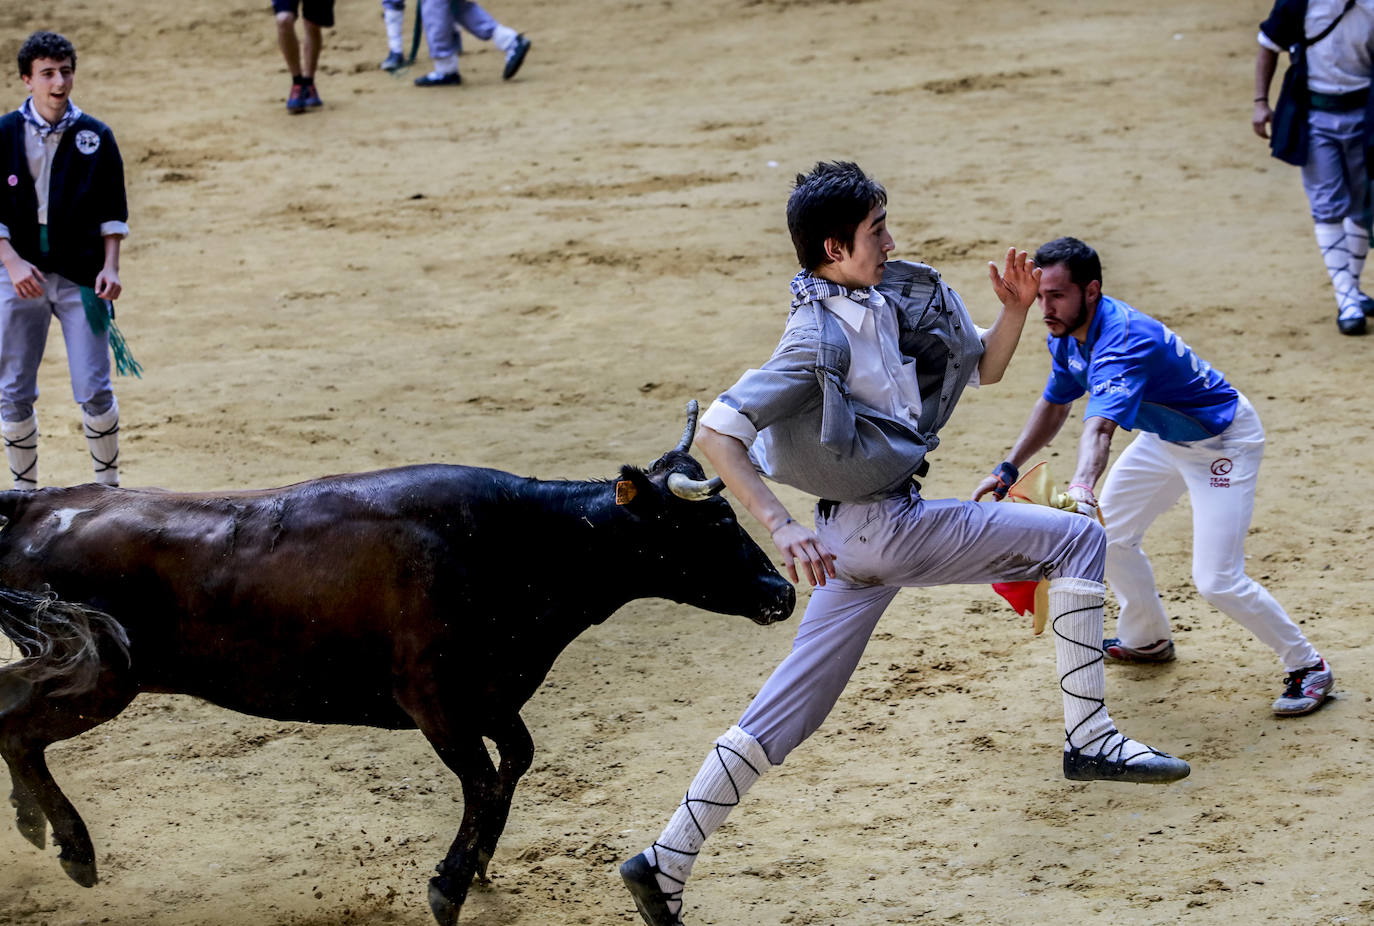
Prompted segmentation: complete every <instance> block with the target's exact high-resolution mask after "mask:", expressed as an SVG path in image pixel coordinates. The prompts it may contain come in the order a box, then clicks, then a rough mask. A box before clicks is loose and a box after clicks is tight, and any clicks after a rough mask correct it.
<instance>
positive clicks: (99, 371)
mask: <svg viewBox="0 0 1374 926" xmlns="http://www.w3.org/2000/svg"><path fill="white" fill-rule="evenodd" d="M53 316H56V317H57V321H58V324H60V325H61V326H62V339H63V340H64V341H65V342H66V344H67V369H68V372H70V374H71V380H72V398H73V399H75V400H76V402H77V404H78V405H80V406H81V407H82V408H83V409H85V410H86V412H87V413H89V414H91V415H99V414H101V413H102V412H105V411H108V410H109V408H110V406H111V405H112V404H113V403H114V392H113V391H112V389H111V386H110V333H109V331H108V330H106V331H104V332H102V333H100V334H96V333H95V332H94V331H92V330H91V325H90V322H88V321H86V309H85V307H84V306H83V305H82V304H81V288H80V287H79V286H77V285H76V284H75V283H73V282H72V281H71V280H68V279H67V278H66V277H64V276H61V275H59V274H56V273H49V274H47V282H46V283H44V285H43V295H41V296H39V297H38V298H37V299H25V298H23V297H22V296H20V295H18V294H17V293H16V292H15V291H14V285H13V284H12V283H10V279H9V275H8V274H6V273H5V271H4V269H3V268H0V416H3V418H4V420H6V421H26V420H28V419H29V418H30V417H32V416H33V404H34V402H36V401H38V365H39V364H40V363H41V362H42V361H43V350H44V348H45V347H47V343H48V326H49V325H50V324H51V322H52V319H53Z"/></svg>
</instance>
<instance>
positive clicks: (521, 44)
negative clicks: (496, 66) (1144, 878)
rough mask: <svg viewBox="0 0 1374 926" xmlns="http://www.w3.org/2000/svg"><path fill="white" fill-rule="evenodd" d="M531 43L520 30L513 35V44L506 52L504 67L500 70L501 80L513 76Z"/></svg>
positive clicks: (523, 61) (527, 52) (523, 60)
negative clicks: (519, 32)
mask: <svg viewBox="0 0 1374 926" xmlns="http://www.w3.org/2000/svg"><path fill="white" fill-rule="evenodd" d="M531 44H533V43H532V42H530V40H529V39H527V38H525V34H524V33H523V32H522V33H521V34H520V35H517V36H516V37H515V44H514V45H512V46H511V47H510V50H509V51H507V52H506V67H505V69H504V70H502V71H501V79H502V80H510V79H511V78H512V77H514V76H515V72H516V71H518V70H520V65H522V64H524V63H525V55H527V54H529V52H530V45H531Z"/></svg>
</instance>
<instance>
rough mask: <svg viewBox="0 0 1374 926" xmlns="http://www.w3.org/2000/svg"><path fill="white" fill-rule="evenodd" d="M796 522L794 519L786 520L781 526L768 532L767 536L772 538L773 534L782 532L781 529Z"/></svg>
mask: <svg viewBox="0 0 1374 926" xmlns="http://www.w3.org/2000/svg"><path fill="white" fill-rule="evenodd" d="M796 520H797V519H796V518H788V519H787V520H786V521H783V522H782V523H781V524H779V525H778V526H777V527H775V528H773V529H772V530H771V531H769V532H768V536H770V537H771V536H773V535H774V534H776V533H777V532H778V531H780V530H782V529H783V528H784V527H786V526H787V525H789V524H792V523H795V522H796Z"/></svg>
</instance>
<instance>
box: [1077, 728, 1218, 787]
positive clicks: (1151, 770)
mask: <svg viewBox="0 0 1374 926" xmlns="http://www.w3.org/2000/svg"><path fill="white" fill-rule="evenodd" d="M1113 740H1115V742H1113ZM1107 742H1108V743H1112V745H1111V746H1109V747H1108V748H1107V749H1104V750H1103V751H1102V752H1101V753H1099V754H1098V755H1095V756H1085V755H1083V753H1082V752H1080V751H1079V750H1078V749H1077V748H1072V749H1068V750H1065V752H1064V777H1065V778H1067V779H1069V780H1070V781H1130V782H1135V783H1136V784H1147V785H1162V784H1168V783H1169V782H1171V781H1178V780H1179V779H1180V778H1187V777H1188V773H1189V772H1191V771H1192V769H1191V768H1189V767H1188V763H1187V762H1184V761H1183V760H1182V759H1179V758H1175V757H1174V756H1171V755H1169V754H1168V753H1167V752H1160V751H1159V750H1158V749H1151V748H1150V747H1149V746H1146V745H1145V744H1144V743H1137V742H1136V741H1135V740H1133V739H1131V738H1130V737H1128V736H1125V735H1123V734H1121V733H1118V732H1117V731H1115V730H1113V731H1112V732H1111V733H1110V734H1109V735H1108V739H1107Z"/></svg>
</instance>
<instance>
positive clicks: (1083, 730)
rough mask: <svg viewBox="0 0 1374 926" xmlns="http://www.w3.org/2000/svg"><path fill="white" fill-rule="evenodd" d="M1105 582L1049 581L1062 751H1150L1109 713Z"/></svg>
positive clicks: (1124, 754)
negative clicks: (1104, 650) (1124, 731)
mask: <svg viewBox="0 0 1374 926" xmlns="http://www.w3.org/2000/svg"><path fill="white" fill-rule="evenodd" d="M1106 591H1107V587H1106V586H1105V585H1103V584H1102V583H1101V582H1094V581H1092V580H1091V579H1077V578H1058V579H1052V580H1051V581H1050V594H1049V603H1050V615H1051V618H1050V630H1051V631H1052V632H1053V633H1054V657H1055V664H1056V667H1057V668H1058V671H1059V688H1060V691H1061V692H1062V693H1063V701H1064V730H1065V743H1064V751H1065V752H1070V751H1077V752H1079V753H1080V754H1082V755H1085V756H1096V755H1102V754H1107V755H1110V756H1111V757H1112V758H1118V759H1121V758H1124V759H1126V764H1127V765H1129V764H1130V759H1131V758H1134V757H1136V756H1149V755H1152V754H1153V753H1152V751H1151V750H1150V747H1148V746H1146V745H1144V744H1142V743H1137V742H1136V741H1135V740H1133V739H1131V738H1129V737H1127V736H1125V735H1124V734H1121V733H1118V732H1117V730H1116V727H1115V725H1114V724H1113V723H1112V718H1111V716H1110V715H1108V713H1107V702H1106V691H1107V673H1106V672H1105V671H1104V670H1103V666H1102V663H1103V653H1102V598H1103V596H1104V595H1105V594H1106Z"/></svg>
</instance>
